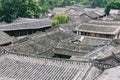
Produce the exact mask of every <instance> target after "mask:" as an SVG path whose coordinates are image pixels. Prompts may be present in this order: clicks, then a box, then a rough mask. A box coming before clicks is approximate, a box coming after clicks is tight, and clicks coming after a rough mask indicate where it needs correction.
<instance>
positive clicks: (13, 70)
mask: <svg viewBox="0 0 120 80" xmlns="http://www.w3.org/2000/svg"><path fill="white" fill-rule="evenodd" d="M0 65H1V66H0V79H2V80H56V79H57V80H82V79H83V78H86V73H88V72H89V73H91V72H94V70H92V71H90V69H91V67H92V63H89V62H81V61H72V60H61V59H49V58H34V57H27V56H20V55H15V54H8V55H2V56H1V57H0ZM98 73H99V72H98ZM98 73H97V74H98ZM94 75H96V74H94ZM92 78H93V77H92ZM91 80H92V79H91Z"/></svg>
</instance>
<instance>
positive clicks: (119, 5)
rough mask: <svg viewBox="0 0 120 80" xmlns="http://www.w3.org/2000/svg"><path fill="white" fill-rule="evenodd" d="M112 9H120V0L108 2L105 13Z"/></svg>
mask: <svg viewBox="0 0 120 80" xmlns="http://www.w3.org/2000/svg"><path fill="white" fill-rule="evenodd" d="M110 9H120V0H116V1H112V2H110V3H108V4H107V6H106V8H105V13H106V14H107V15H109V12H110Z"/></svg>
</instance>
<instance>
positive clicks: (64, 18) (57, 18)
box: [52, 14, 69, 26]
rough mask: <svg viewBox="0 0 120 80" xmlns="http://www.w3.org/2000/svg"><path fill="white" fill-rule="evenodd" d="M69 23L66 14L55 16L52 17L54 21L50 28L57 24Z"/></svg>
mask: <svg viewBox="0 0 120 80" xmlns="http://www.w3.org/2000/svg"><path fill="white" fill-rule="evenodd" d="M68 22H69V17H68V15H66V14H57V15H55V16H54V20H53V21H52V26H56V25H58V24H64V23H68Z"/></svg>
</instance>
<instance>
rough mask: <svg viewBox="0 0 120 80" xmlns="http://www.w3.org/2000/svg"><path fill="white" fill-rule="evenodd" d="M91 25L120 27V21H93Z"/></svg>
mask: <svg viewBox="0 0 120 80" xmlns="http://www.w3.org/2000/svg"><path fill="white" fill-rule="evenodd" d="M90 23H92V24H97V25H112V26H120V21H100V20H91V21H90Z"/></svg>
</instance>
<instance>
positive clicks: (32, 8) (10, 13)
mask: <svg viewBox="0 0 120 80" xmlns="http://www.w3.org/2000/svg"><path fill="white" fill-rule="evenodd" d="M39 14H40V7H39V5H38V4H37V2H36V1H35V0H1V8H0V19H1V20H2V21H5V22H8V23H9V22H12V21H13V20H14V19H16V18H18V17H35V18H36V17H39Z"/></svg>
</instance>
